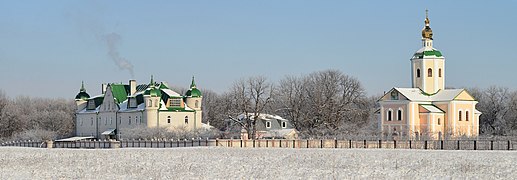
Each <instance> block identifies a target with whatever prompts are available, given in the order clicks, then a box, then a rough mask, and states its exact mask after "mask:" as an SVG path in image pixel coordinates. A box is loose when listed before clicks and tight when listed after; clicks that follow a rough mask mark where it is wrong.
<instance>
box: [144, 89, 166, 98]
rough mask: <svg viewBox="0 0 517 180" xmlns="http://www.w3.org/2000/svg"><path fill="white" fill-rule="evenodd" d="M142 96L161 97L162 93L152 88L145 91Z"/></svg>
mask: <svg viewBox="0 0 517 180" xmlns="http://www.w3.org/2000/svg"><path fill="white" fill-rule="evenodd" d="M144 95H150V96H152V97H161V96H162V91H161V90H160V89H157V88H154V87H152V88H148V89H147V90H145V92H144Z"/></svg>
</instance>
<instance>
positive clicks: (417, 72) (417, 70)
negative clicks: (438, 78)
mask: <svg viewBox="0 0 517 180" xmlns="http://www.w3.org/2000/svg"><path fill="white" fill-rule="evenodd" d="M416 77H417V78H419V77H420V69H416Z"/></svg>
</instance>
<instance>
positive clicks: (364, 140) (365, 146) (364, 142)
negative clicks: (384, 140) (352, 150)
mask: <svg viewBox="0 0 517 180" xmlns="http://www.w3.org/2000/svg"><path fill="white" fill-rule="evenodd" d="M363 144H364V146H363V148H368V147H367V146H366V140H364V143H363Z"/></svg>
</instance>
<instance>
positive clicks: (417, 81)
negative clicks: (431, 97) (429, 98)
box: [411, 58, 445, 94]
mask: <svg viewBox="0 0 517 180" xmlns="http://www.w3.org/2000/svg"><path fill="white" fill-rule="evenodd" d="M411 63H412V68H413V84H414V85H413V87H415V88H420V89H422V90H423V91H424V92H426V93H428V94H433V93H436V92H437V91H438V90H440V89H444V86H445V64H444V59H442V58H436V59H429V58H426V59H423V60H422V59H414V60H412V61H411ZM429 68H431V69H432V77H428V73H427V72H428V69H429ZM417 69H420V78H417ZM439 69H442V76H441V77H439V75H438V72H439ZM424 84H425V85H424Z"/></svg>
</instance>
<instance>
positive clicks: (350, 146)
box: [348, 140, 352, 149]
mask: <svg viewBox="0 0 517 180" xmlns="http://www.w3.org/2000/svg"><path fill="white" fill-rule="evenodd" d="M348 148H350V149H352V140H348Z"/></svg>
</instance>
